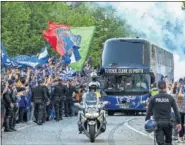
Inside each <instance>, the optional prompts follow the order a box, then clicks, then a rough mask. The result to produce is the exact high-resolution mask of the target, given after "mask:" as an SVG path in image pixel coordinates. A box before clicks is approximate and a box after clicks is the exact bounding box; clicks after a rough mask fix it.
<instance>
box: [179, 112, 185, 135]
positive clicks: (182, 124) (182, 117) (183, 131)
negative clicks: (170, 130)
mask: <svg viewBox="0 0 185 145" xmlns="http://www.w3.org/2000/svg"><path fill="white" fill-rule="evenodd" d="M180 117H181V126H182V129H181V131H180V132H179V137H183V136H184V134H185V130H184V123H185V121H184V118H185V113H182V112H180Z"/></svg>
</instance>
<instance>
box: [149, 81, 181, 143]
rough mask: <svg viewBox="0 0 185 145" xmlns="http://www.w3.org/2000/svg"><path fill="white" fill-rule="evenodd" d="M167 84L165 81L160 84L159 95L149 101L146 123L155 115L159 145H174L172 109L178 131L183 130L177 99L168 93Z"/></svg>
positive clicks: (156, 135)
mask: <svg viewBox="0 0 185 145" xmlns="http://www.w3.org/2000/svg"><path fill="white" fill-rule="evenodd" d="M166 87H167V86H166V82H165V81H164V80H162V81H159V82H158V88H159V94H157V95H155V96H153V97H151V98H150V100H149V106H148V110H147V114H146V118H145V121H147V120H149V119H150V118H151V116H152V115H153V117H154V120H155V122H156V124H157V128H156V130H155V137H156V141H157V143H158V145H165V144H166V145H172V127H173V124H172V122H171V108H173V110H174V113H175V119H176V121H177V129H178V131H180V130H181V128H182V126H181V124H180V116H179V111H178V108H177V104H176V102H175V99H174V98H173V97H172V96H171V95H169V94H167V93H166Z"/></svg>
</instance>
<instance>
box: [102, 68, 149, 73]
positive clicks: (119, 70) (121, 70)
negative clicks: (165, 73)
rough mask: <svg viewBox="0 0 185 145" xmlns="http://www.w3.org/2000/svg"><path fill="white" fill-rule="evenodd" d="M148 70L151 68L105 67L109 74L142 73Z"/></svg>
mask: <svg viewBox="0 0 185 145" xmlns="http://www.w3.org/2000/svg"><path fill="white" fill-rule="evenodd" d="M147 72H149V70H147V69H137V68H117V69H105V73H109V74H142V73H147Z"/></svg>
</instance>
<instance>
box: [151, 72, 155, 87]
mask: <svg viewBox="0 0 185 145" xmlns="http://www.w3.org/2000/svg"><path fill="white" fill-rule="evenodd" d="M150 77H151V84H153V83H154V82H155V75H154V73H151V74H150Z"/></svg>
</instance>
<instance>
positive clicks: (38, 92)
mask: <svg viewBox="0 0 185 145" xmlns="http://www.w3.org/2000/svg"><path fill="white" fill-rule="evenodd" d="M43 83H44V82H43V81H42V80H39V81H38V86H36V87H35V88H32V94H31V102H32V104H34V105H32V106H34V116H35V119H36V123H37V124H38V125H42V124H43V121H44V120H43V118H44V102H45V100H47V98H46V96H47V92H46V90H45V89H44V87H43Z"/></svg>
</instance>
